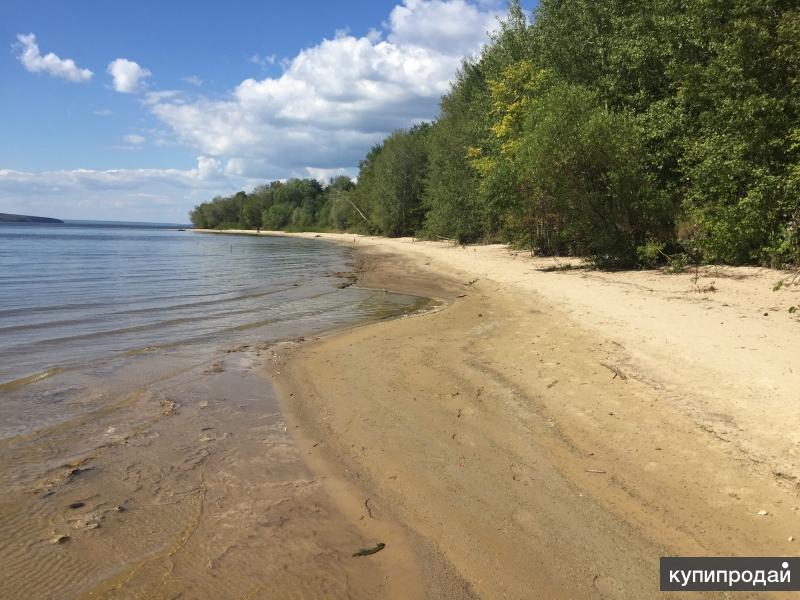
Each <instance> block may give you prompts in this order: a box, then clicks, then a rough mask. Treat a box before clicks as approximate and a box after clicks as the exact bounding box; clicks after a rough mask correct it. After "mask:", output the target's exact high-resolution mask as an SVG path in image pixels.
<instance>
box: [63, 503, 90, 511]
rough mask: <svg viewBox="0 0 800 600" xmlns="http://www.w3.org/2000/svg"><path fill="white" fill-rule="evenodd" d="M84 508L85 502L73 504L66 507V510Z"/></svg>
mask: <svg viewBox="0 0 800 600" xmlns="http://www.w3.org/2000/svg"><path fill="white" fill-rule="evenodd" d="M84 506H86V503H85V502H73V503H72V504H70V505H68V506H67V508H71V509H72V510H75V509H76V508H83V507H84Z"/></svg>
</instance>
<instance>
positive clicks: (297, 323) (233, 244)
mask: <svg viewBox="0 0 800 600" xmlns="http://www.w3.org/2000/svg"><path fill="white" fill-rule="evenodd" d="M351 260H352V254H351V251H350V250H349V249H347V248H342V247H340V246H336V245H333V244H330V243H326V242H322V241H319V240H313V239H297V238H278V237H265V236H259V237H256V236H234V235H211V234H203V233H196V232H191V231H179V230H176V229H166V228H148V227H141V226H140V227H135V226H119V225H118V226H111V225H100V224H93V225H86V224H66V225H47V226H38V225H36V226H31V225H6V226H0V416H2V417H4V419H3V420H4V421H5V423H3V424H0V437H2V435H3V434H4V433H5V434H6V435H8V434H10V433H18V432H19V431H20V426H22V428H23V429H26V427H25V426H24V425H25V422H26V421H27V422H30V420H31V419H34V420H39V419H41V418H42V417H43V415H41V414H40V412H39V411H37V410H36V404H37V402H35V398H30V397H28V396H26V393H27V394H28V395H30V393H32V392H33V391H36V393H37V394H38V396H36V397H37V398H39V397H41V395H42V394H45V396H44V397H46V398H48V400H46V401H41V402H39V404H42V405H48V406H51V405H52V398H53V397H54V395H55V396H58V395H59V394H61V395H63V393H64V392H63V390H64V389H66V387H69V388H70V389H74V388H75V387H76V386H75V377H76V376H77V375H80V374H82V375H86V374H87V373H94V374H96V377H95V382H94V387H97V384H98V381H103V383H104V385H108V383H109V380H110V379H111V378H113V376H114V374H115V373H117V372H122V371H123V370H126V369H127V370H130V366H131V364H132V363H133V362H134V361H133V357H136V356H138V355H141V354H148V355H150V356H152V355H154V354H155V355H157V356H158V358H159V360H158V361H155V362H156V363H157V364H150V365H149V366H148V367H147V369H145V371H146V373H144V372H143V370H142V369H140V370H139V371H138V372H137V375H136V378H137V383H141V381H142V378H143V377H144V378H145V379H146V378H147V376H148V375H149V374H150V373H151V372H153V369H154V368H155V371H158V370H159V369H158V367H160V366H162V365H163V363H164V361H165V360H166V361H170V359H171V358H175V357H178V356H180V357H183V358H186V357H187V356H193V355H196V356H199V355H200V354H202V355H203V356H204V357H205V356H207V355H208V352H210V351H212V350H213V349H218V348H219V347H220V346H221V345H224V344H243V343H251V342H264V341H269V340H277V339H281V338H286V337H291V336H302V335H308V334H310V333H313V332H319V331H323V330H326V329H331V328H335V327H339V326H342V325H347V324H350V323H357V322H359V321H363V320H368V319H374V318H380V317H383V316H387V315H392V314H397V313H399V312H402V311H404V310H408V309H409V308H413V307H414V306H415V305H416V304H417V303H418V299H416V298H412V297H408V296H402V295H395V294H387V293H384V292H382V291H373V290H365V289H359V288H356V287H348V288H346V289H340V288H339V287H337V285H341V283H342V281H343V280H342V279H341V278H339V277H336V276H335V275H333V274H334V273H337V272H342V271H347V270H348V269H349V268H350V266H351ZM204 352H205V353H206V354H203V353H204ZM153 362H154V361H151V363H153ZM122 367H125V369H122ZM63 373H72V374H73V377H72V379H64V377H61V378H59V385H48V386H41V385H39V386H36V387H35V388H30V389H27V390H26V389H25V388H27V387H28V386H31V385H32V384H35V383H39V382H41V381H42V380H43V379H50V378H51V377H53V376H54V375H56V374H63ZM66 381H70V385H69V386H66V383H65V382H66ZM87 385H89V384H87V383H86V382H84V383H83V385H82V386H78V387H79V388H80V389H85V387H86V386H87ZM43 387H44V388H45V389H44V391H42V389H43ZM20 388H22V389H20ZM12 392H13V394H12ZM45 392H46V393H45ZM12 395H13V398H12ZM3 396H5V397H6V400H7V401H8V402H3ZM11 399H15V400H17V401H18V402H19V403H21V405H24V407H25V410H24V411H23V412H26V413H29V414H28V417H27V418H26V417H25V415H21V414H19V412H20V409H19V408H18V407H16V408H15V407H13V406H10V405H9V402H10V401H11ZM4 404H5V406H3V405H4ZM9 410H10V411H12V412H14V415H9V414H8V411H9ZM4 413H5V414H4ZM50 416H51V417H52V415H50ZM46 420H47V421H50V420H51V419H50V418H48V419H46ZM3 430H5V431H3Z"/></svg>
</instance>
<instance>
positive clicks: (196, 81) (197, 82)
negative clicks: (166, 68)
mask: <svg viewBox="0 0 800 600" xmlns="http://www.w3.org/2000/svg"><path fill="white" fill-rule="evenodd" d="M181 81H183V82H184V83H188V84H191V85H193V86H195V87H201V86H202V85H203V83H205V82H204V81H203V80H202V79H200V77H198V76H197V75H187V76H186V77H182V78H181Z"/></svg>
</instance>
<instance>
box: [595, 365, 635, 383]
mask: <svg viewBox="0 0 800 600" xmlns="http://www.w3.org/2000/svg"><path fill="white" fill-rule="evenodd" d="M600 365H601V366H603V367H605V368H606V369H608V370H609V371H611V372H612V373H613V374H614V376H613V377H612V378H611V379H616V378H617V377H619V378H620V379H622V381H627V380H628V377H627V376H626V375H625V373H623V372H622V371H621V370H620V369H619V367H615V366H614V365H609V364H608V363H604V362H601V363H600Z"/></svg>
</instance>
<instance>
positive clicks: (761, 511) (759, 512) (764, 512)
mask: <svg viewBox="0 0 800 600" xmlns="http://www.w3.org/2000/svg"><path fill="white" fill-rule="evenodd" d="M757 514H758V516H760V517H766V516H767V515H768V514H769V513H768V512H767V511H765V510H760V511H758V513H757Z"/></svg>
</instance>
